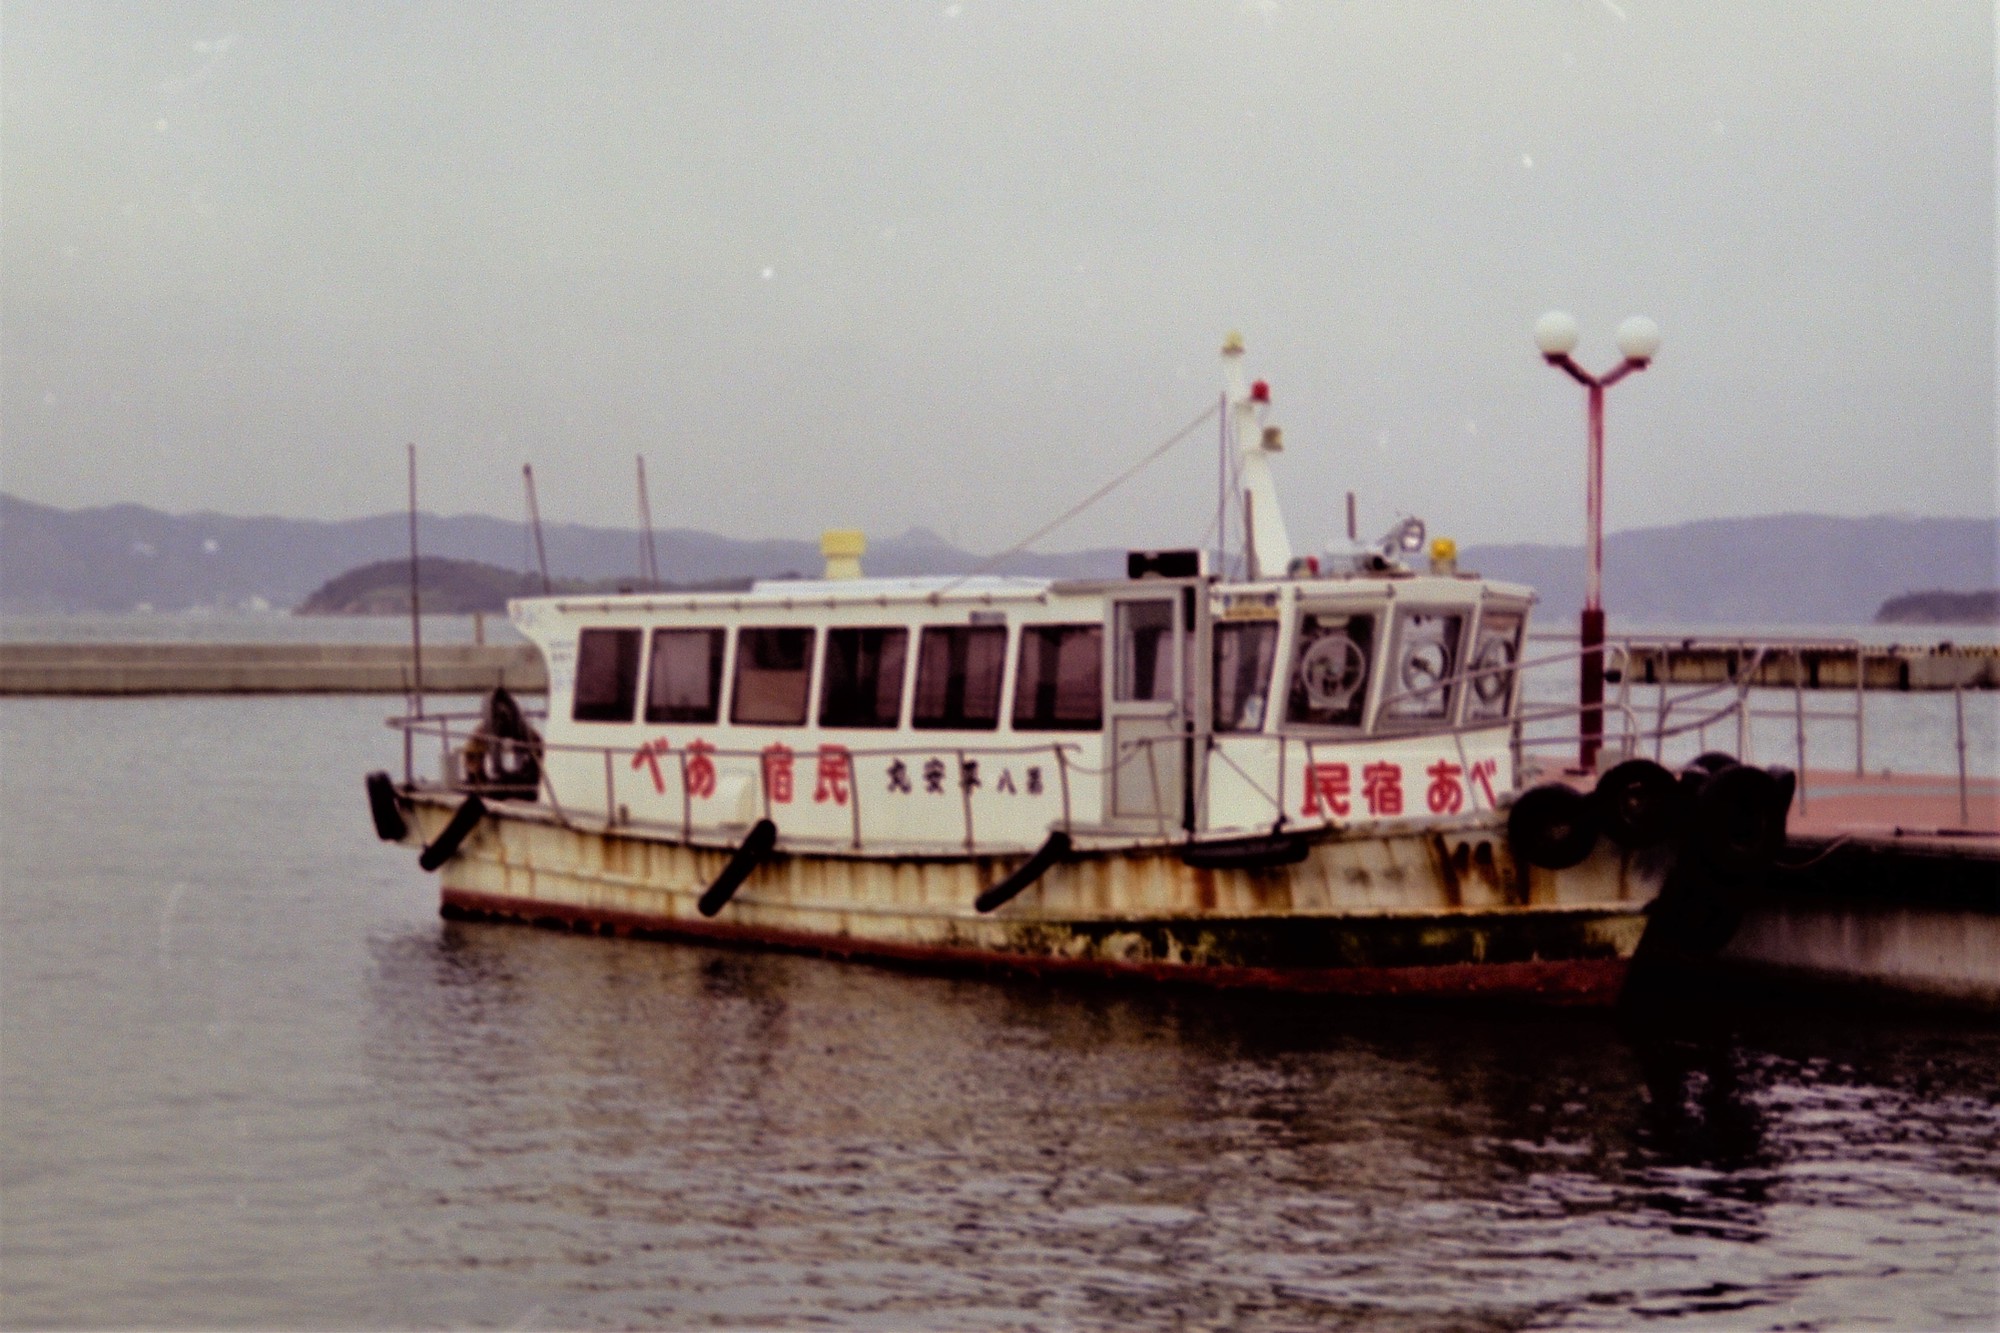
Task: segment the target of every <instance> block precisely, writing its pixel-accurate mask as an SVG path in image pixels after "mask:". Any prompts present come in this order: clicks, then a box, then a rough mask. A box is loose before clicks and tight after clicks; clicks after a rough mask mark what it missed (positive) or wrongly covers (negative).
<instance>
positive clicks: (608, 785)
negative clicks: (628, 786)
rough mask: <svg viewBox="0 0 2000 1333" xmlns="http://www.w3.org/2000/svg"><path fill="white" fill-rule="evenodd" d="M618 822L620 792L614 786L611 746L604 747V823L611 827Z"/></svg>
mask: <svg viewBox="0 0 2000 1333" xmlns="http://www.w3.org/2000/svg"><path fill="white" fill-rule="evenodd" d="M617 822H618V793H617V791H616V790H615V789H614V788H613V786H612V769H611V747H610V746H608V745H607V746H605V747H604V824H605V827H607V828H609V827H610V826H611V825H613V824H616V823H617Z"/></svg>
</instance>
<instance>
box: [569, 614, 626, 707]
mask: <svg viewBox="0 0 2000 1333" xmlns="http://www.w3.org/2000/svg"><path fill="white" fill-rule="evenodd" d="M640 637H641V634H640V631H638V630H636V629H587V630H585V631H583V633H582V634H581V635H579V636H578V639H577V648H576V692H575V695H574V697H573V698H572V701H571V705H570V717H571V719H573V720H574V721H577V722H630V721H631V720H632V710H633V709H634V708H635V707H637V705H638V702H639V640H640Z"/></svg>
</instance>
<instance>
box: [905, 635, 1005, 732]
mask: <svg viewBox="0 0 2000 1333" xmlns="http://www.w3.org/2000/svg"><path fill="white" fill-rule="evenodd" d="M1006 664H1007V627H1006V626H1004V625H926V626H924V631H923V637H922V638H921V639H920V640H918V648H917V698H916V704H915V706H914V708H913V709H912V711H911V716H910V724H911V725H912V726H916V727H924V728H928V729H931V730H938V731H991V730H993V729H994V728H995V727H997V726H999V725H1000V676H1001V672H1002V671H1003V670H1004V669H1005V667H1006Z"/></svg>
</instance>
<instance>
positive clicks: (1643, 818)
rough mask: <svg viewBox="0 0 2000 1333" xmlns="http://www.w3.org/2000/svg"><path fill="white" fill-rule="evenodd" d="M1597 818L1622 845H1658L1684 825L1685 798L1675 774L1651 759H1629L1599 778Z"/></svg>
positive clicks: (1636, 847)
mask: <svg viewBox="0 0 2000 1333" xmlns="http://www.w3.org/2000/svg"><path fill="white" fill-rule="evenodd" d="M1591 800H1592V801H1593V802H1594V803H1595V804H1596V806H1597V819H1598V823H1599V825H1600V826H1601V827H1602V828H1603V830H1604V832H1605V833H1606V834H1607V835H1608V836H1609V837H1610V838H1611V840H1612V841H1613V842H1615V843H1617V844H1618V845H1619V846H1620V847H1624V848H1627V849H1629V850H1633V851H1637V850H1640V849H1642V848H1646V847H1657V846H1659V845H1660V844H1661V843H1663V842H1665V841H1666V840H1667V839H1668V838H1670V837H1672V836H1673V835H1674V832H1675V831H1676V830H1677V829H1679V827H1680V825H1681V819H1682V815H1683V814H1684V812H1685V809H1686V802H1685V801H1684V800H1683V799H1682V797H1681V787H1680V783H1679V782H1677V781H1676V780H1675V779H1674V775H1673V774H1672V773H1669V772H1668V771H1667V770H1666V769H1665V768H1662V767H1661V766H1660V765H1658V764H1656V763H1654V762H1653V761H1652V760H1650V759H1627V760H1626V761H1625V762H1624V763H1622V764H1615V765H1613V766H1612V767H1611V768H1610V769H1608V770H1607V771H1606V772H1605V774H1604V776H1603V777H1600V778H1599V779H1598V780H1597V789H1596V790H1595V791H1593V792H1592V793H1591Z"/></svg>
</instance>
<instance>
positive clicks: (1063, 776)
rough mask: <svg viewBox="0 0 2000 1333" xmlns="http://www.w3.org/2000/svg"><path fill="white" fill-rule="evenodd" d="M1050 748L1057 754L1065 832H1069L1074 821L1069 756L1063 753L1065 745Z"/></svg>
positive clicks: (1057, 773)
mask: <svg viewBox="0 0 2000 1333" xmlns="http://www.w3.org/2000/svg"><path fill="white" fill-rule="evenodd" d="M1049 749H1050V750H1051V751H1053V752H1054V754H1055V757H1056V777H1057V778H1058V780H1060V781H1061V783H1062V805H1063V832H1064V833H1068V832H1069V831H1070V826H1071V824H1072V823H1073V822H1074V820H1073V819H1072V818H1071V815H1070V810H1069V756H1068V755H1066V754H1064V753H1063V747H1062V746H1061V745H1059V744H1058V745H1051V746H1050V747H1049Z"/></svg>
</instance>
